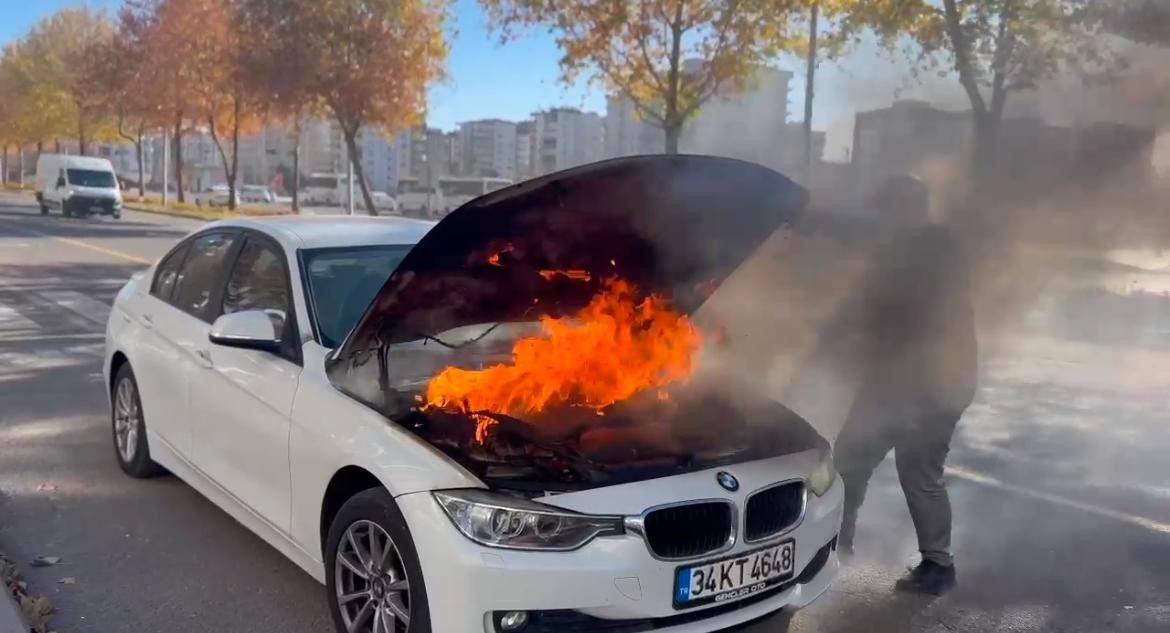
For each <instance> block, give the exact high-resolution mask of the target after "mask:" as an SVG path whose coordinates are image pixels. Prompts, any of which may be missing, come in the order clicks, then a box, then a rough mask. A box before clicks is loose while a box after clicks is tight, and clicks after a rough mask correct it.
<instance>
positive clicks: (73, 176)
mask: <svg viewBox="0 0 1170 633" xmlns="http://www.w3.org/2000/svg"><path fill="white" fill-rule="evenodd" d="M66 172H67V173H68V175H69V184H71V185H74V186H77V187H116V186H117V184H116V183H115V182H114V174H113V173H112V172H108V171H98V170H96V169H68V170H66Z"/></svg>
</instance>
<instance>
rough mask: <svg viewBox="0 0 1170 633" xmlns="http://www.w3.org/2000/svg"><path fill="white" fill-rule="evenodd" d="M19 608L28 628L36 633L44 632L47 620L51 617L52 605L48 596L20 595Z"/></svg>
mask: <svg viewBox="0 0 1170 633" xmlns="http://www.w3.org/2000/svg"><path fill="white" fill-rule="evenodd" d="M20 610H21V611H23V612H24V619H25V622H27V623H28V626H29V629H30V630H32V631H35V632H36V633H46V632H47V631H48V630H49V620H51V619H53V605H52V603H50V602H49V599H48V598H46V597H44V596H37V597H36V598H32V597H30V596H22V597H21V599H20Z"/></svg>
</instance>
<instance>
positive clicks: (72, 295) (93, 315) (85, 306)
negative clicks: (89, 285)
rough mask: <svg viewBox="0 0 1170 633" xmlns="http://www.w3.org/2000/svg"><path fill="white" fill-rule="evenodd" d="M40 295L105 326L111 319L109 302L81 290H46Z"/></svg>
mask: <svg viewBox="0 0 1170 633" xmlns="http://www.w3.org/2000/svg"><path fill="white" fill-rule="evenodd" d="M40 295H41V296H42V297H44V298H45V299H48V300H49V301H52V302H53V303H55V304H57V305H58V306H60V307H62V308H65V309H66V310H68V311H70V312H72V313H73V314H76V315H78V316H80V317H82V318H85V319H88V320H90V321H93V322H94V323H97V324H98V325H101V326H103V327H105V325H106V322H107V321H109V320H110V306H109V305H108V304H106V303H105V302H102V301H98V300H97V299H94V298H93V297H89V296H86V295H83V294H81V293H80V292H75V291H73V290H46V291H43V292H41V293H40Z"/></svg>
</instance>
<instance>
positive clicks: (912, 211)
mask: <svg viewBox="0 0 1170 633" xmlns="http://www.w3.org/2000/svg"><path fill="white" fill-rule="evenodd" d="M874 206H875V207H876V210H877V211H878V212H879V213H880V214H881V216H880V217H881V218H882V222H883V224H885V225H887V226H890V227H891V231H892V235H891V236H890V237H889V238H888V239H887V241H886V243H885V244H884V245H883V246H881V247H880V248H878V250H877V253H876V255H875V257H874V259H873V263H872V265H871V267H870V268H869V269H868V271H867V272H866V274H865V275H864V277H863V282H862V285H861V288H860V290H859V291H858V293H857V295H856V296H855V301H850V302H848V303H849V305H847V306H846V307H847V310H846V313H845V314H844V315H843V316H842V318H839V319H837V320H836V323H835V324H834V326H833V327H831V328H830V330H829V331H828V332H826V333H825V334H824V335H823V336H822V337H821V338H822V340H823V341H825V344H826V346H828V347H841V346H844V347H845V348H846V352H845V354H846V364H847V366H848V371H849V372H850V373H852V374H854V376H855V377H856V379H857V384H858V386H859V390H858V392H857V397H856V400H855V401H854V404H853V406H852V408H851V409H850V411H849V413H848V415H847V417H846V420H845V424H844V426H843V427H842V430H841V432H840V434H839V435H838V436H837V441H836V445H835V447H834V451H835V454H836V458H835V463H836V466H837V470H838V471H839V473H840V475H841V479H842V481H843V482H844V484H845V507H844V517H843V524H842V527H841V548H842V551H843V552H844V553H845V554H846V555H848V554H851V553H852V549H853V538H854V534H855V531H856V525H857V515H858V510H859V509H860V508H861V505H862V502H863V501H864V499H865V493H866V489H867V487H868V484H869V479H870V477H871V476H872V474H873V471H874V470H875V469H876V468H877V466H878V465H879V464H880V463H881V462H882V460H883V459H885V456H886V455H887V454H888V453H889V452H890V451H891V450H892V451H893V452H894V459H895V461H896V464H897V470H898V480H899V482H900V483H901V486H902V491H903V493H904V494H905V496H906V502H907V505H908V506H909V509H910V516H911V519H912V520H913V522H914V528H915V531H916V532H917V537H918V547H919V550H920V552H921V554H922V562H921V563H920V564H919V565H918V566H917V567H915V568H914V569H912V570H911V572H910V574H909V575H908V576H906V577H905V578H902V579H901V580H899V581H898V583H897V586H896V588H897V589H899V590H902V591H911V592H919V593H929V594H935V595H938V594H941V593H944V592H946V591H947V590H949V589H951V588H952V587H954V585H955V584H956V573H955V565H954V560H953V557H952V555H951V521H952V517H951V504H950V499H949V497H948V496H947V490H946V487H945V486H944V484H943V467H944V464H945V462H946V458H947V453H948V452H949V450H950V443H951V437H952V435H953V434H954V431H955V426H956V424H957V423H958V421H959V419H960V418H961V417H962V415H963V412H964V411H965V410H966V409H967V407H968V406H969V405H970V403H971V401H972V399H973V397H974V393H975V386H976V371H977V347H978V345H977V341H976V337H975V324H974V309H973V307H972V300H971V295H970V287H969V284H970V282H969V272H968V269H967V262H966V259H965V256H964V253H963V248H962V244H961V243H960V241H959V240H958V239H957V238H956V236H955V235H954V234H953V233H952V231H951V229H950V228H949V227H947V226H945V225H943V224H939V223H933V222H931V218H930V194H929V191H928V190H927V189H926V187H925V186H924V185H923V184H922V183H921V182H920V181H918V180H917V179H915V178H913V177H909V176H901V177H896V178H892V179H890V180H888V181H887V182H885V183H884V184H883V185H882V186H881V187H880V188H879V190H878V192H877V195H876V196H875V199H874Z"/></svg>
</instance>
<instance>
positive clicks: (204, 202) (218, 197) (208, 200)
mask: <svg viewBox="0 0 1170 633" xmlns="http://www.w3.org/2000/svg"><path fill="white" fill-rule="evenodd" d="M230 195H231V192H230V191H229V190H228V186H227V185H211V186H210V187H208V188H207V189H206V190H204V191H201V192H199V193H197V194H195V204H196V205H198V206H201V207H226V206H228V198H229V197H230ZM236 196H237V198H238V196H239V192H237V193H236Z"/></svg>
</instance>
